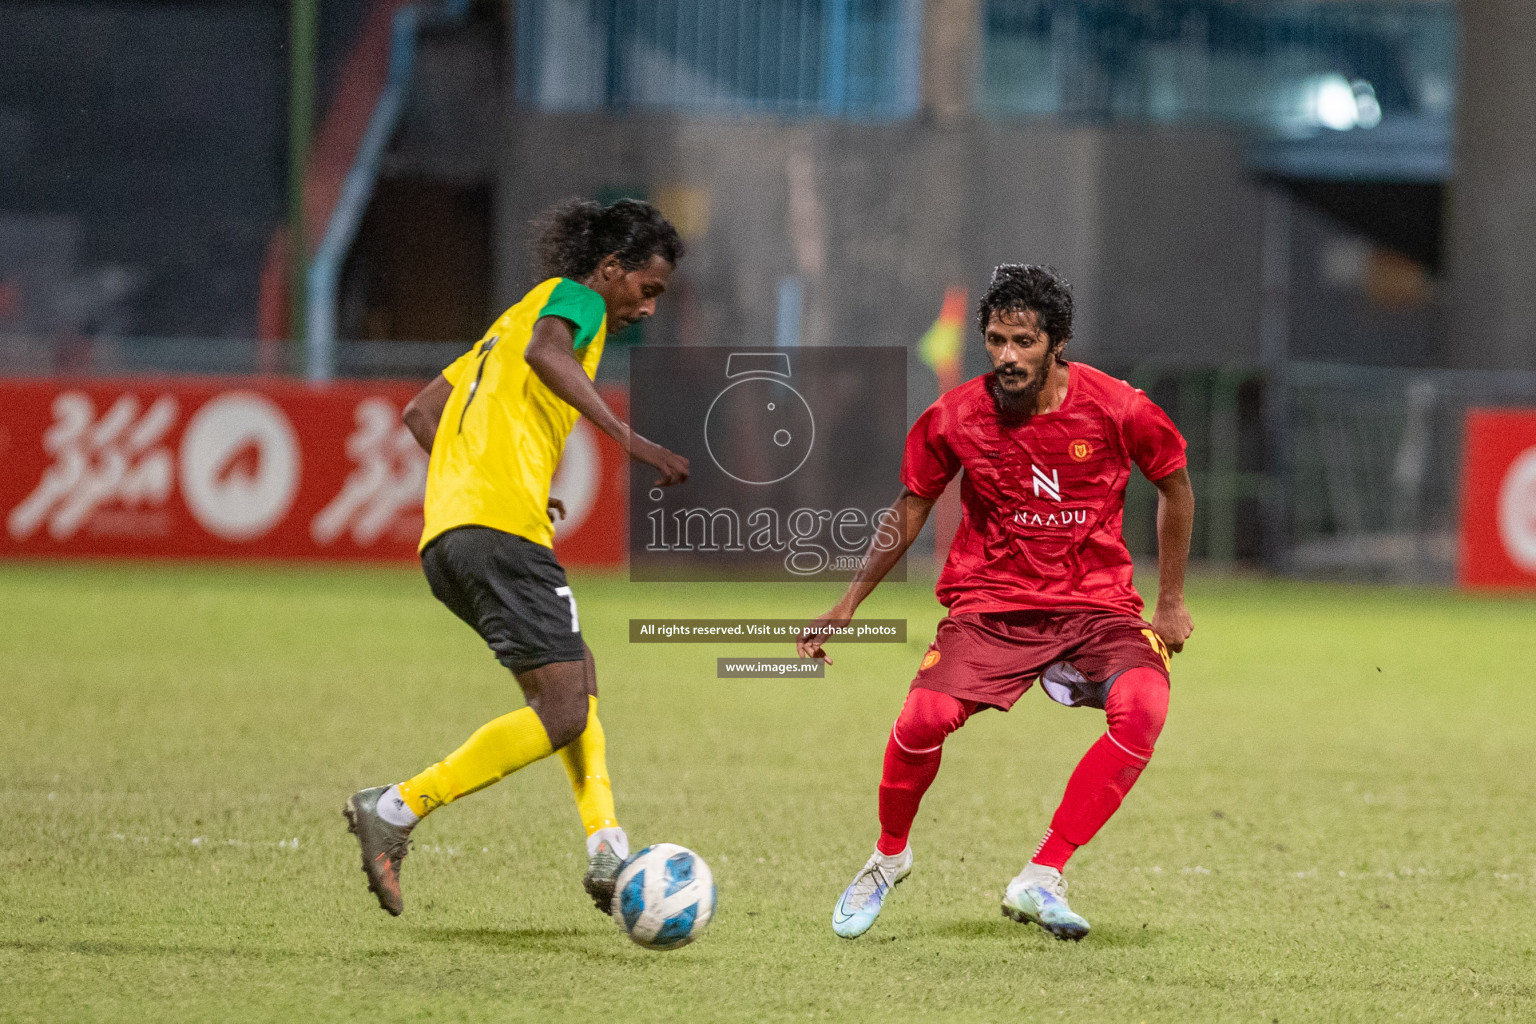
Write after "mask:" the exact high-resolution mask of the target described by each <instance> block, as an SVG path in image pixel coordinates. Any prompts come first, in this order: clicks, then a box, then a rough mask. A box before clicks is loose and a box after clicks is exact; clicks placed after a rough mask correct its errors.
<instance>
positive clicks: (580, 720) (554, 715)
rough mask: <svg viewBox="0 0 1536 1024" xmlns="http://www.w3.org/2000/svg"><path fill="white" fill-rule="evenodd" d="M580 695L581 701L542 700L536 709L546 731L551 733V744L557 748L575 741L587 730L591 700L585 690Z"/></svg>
mask: <svg viewBox="0 0 1536 1024" xmlns="http://www.w3.org/2000/svg"><path fill="white" fill-rule="evenodd" d="M578 696H579V697H580V698H581V700H580V701H575V700H555V701H549V700H545V701H540V702H539V707H538V708H536V709H535V711H536V712H537V714H538V716H539V722H540V723H542V724H543V726H544V731H545V733H547V734H548V735H549V745H550V746H551V747H553V748H554V749H556V750H559V749H560V748H561V747H563V746H566V745H567V744H570V743H574V742H575V741H576V739H577V737H579V736H580V735H581V734H582V733H584V732H586V731H587V708H588V703H589V702H588V701H587V695H586V693H585V692H583V693H581V694H578Z"/></svg>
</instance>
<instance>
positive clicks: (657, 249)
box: [535, 199, 683, 280]
mask: <svg viewBox="0 0 1536 1024" xmlns="http://www.w3.org/2000/svg"><path fill="white" fill-rule="evenodd" d="M535 230H536V231H537V232H538V255H539V267H540V269H541V270H542V271H543V273H544V276H545V277H546V278H548V277H569V278H571V279H572V280H580V279H581V278H584V277H586V276H587V275H588V274H590V273H592V271H594V270H596V269H597V265H598V264H599V263H601V262H602V261H603V259H604V258H605V257H607V256H617V257H618V260H619V265H620V266H622V267H623V268H624V269H625V270H639V269H640V268H641V267H643V266H645V265H646V264H647V263H649V262H650V261H651V257H652V256H660V257H661V258H662V259H664V260H666V261H667V262H668V263H670V264H672V265H673V266H674V267H675V266H677V261H678V260H680V259H682V258H683V240H682V238H680V237H678V234H677V229H676V228H674V227H673V226H672V225H671V224H670V223H669V222H668V221H667V219H666V218H665V217H663V216H662V215H661V211H659V210H657V209H656V207H654V206H652V205H651V204H650V203H647V202H642V201H641V200H639V199H620V200H619V201H618V202H616V203H614V204H613V205H612V206H603V205H601V204H599V203H594V202H593V201H592V200H590V199H567V200H566V201H565V202H563V203H561V204H560V205H559V206H556V207H555V208H554V209H552V210H550V211H549V212H548V213H546V214H545V215H544V216H543V217H541V218H539V220H538V221H536V222H535Z"/></svg>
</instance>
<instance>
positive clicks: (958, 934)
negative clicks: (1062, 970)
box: [933, 915, 1162, 949]
mask: <svg viewBox="0 0 1536 1024" xmlns="http://www.w3.org/2000/svg"><path fill="white" fill-rule="evenodd" d="M933 934H935V935H938V936H942V937H943V938H946V939H973V940H977V941H985V942H997V941H999V940H1005V941H1011V942H1030V943H1039V944H1040V945H1044V946H1050V945H1054V944H1055V943H1056V942H1057V941H1058V940H1057V939H1053V938H1051V936H1049V935H1047V934H1046V933H1045V932H1044V931H1042V930H1041V929H1039V928H1037V927H1035V926H1034V925H1032V924H1030V925H1024V924H1018V923H1017V922H1014V921H1010V920H1008V919H1007V918H1005V917H1003V916H1002V915H998V917H997V918H996V919H994V920H984V919H980V918H974V919H966V920H961V921H952V922H950V923H949V924H945V925H940V926H938V927H937V928H935V929H933ZM1161 941H1162V934H1161V933H1160V932H1158V931H1157V930H1156V929H1153V928H1149V927H1146V926H1143V925H1117V924H1101V925H1094V926H1093V931H1092V932H1090V933H1089V935H1088V937H1087V938H1086V939H1084V940H1083V942H1082V944H1083V945H1085V946H1103V947H1106V948H1113V949H1134V948H1136V947H1141V946H1155V945H1157V944H1158V943H1160V942H1161ZM1063 945H1072V943H1063Z"/></svg>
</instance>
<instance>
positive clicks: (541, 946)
mask: <svg viewBox="0 0 1536 1024" xmlns="http://www.w3.org/2000/svg"><path fill="white" fill-rule="evenodd" d="M416 934H417V935H419V936H420V937H422V938H424V939H428V940H430V941H432V942H441V943H445V944H448V945H462V946H480V947H482V948H487V949H496V950H501V951H504V952H514V951H515V952H521V953H572V954H575V955H576V956H581V957H585V958H587V959H588V960H613V959H617V958H619V957H621V956H622V955H623V954H624V953H625V952H628V951H627V950H625V949H623V947H621V946H615V947H614V948H612V949H609V950H598V949H594V948H593V946H594V944H596V943H600V942H602V941H603V940H604V939H607V940H610V941H611V940H613V939H618V938H622V937H623V936H619V935H614V934H612V933H611V932H610V931H608V930H607V929H604V930H601V931H593V930H591V929H586V928H418V929H417V930H416Z"/></svg>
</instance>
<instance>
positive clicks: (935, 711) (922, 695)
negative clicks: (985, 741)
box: [891, 687, 968, 754]
mask: <svg viewBox="0 0 1536 1024" xmlns="http://www.w3.org/2000/svg"><path fill="white" fill-rule="evenodd" d="M967 717H968V712H967V709H966V706H965V704H964V702H962V701H961V700H960V699H959V698H957V697H952V696H950V695H949V694H947V693H940V692H939V691H937V690H927V689H923V688H922V687H917V688H914V689H913V690H911V691H910V692H908V694H907V702H906V703H905V704H903V705H902V707H901V714H900V715H898V716H897V718H896V725H895V726H894V727H893V728H892V730H891V736H892V738H894V739H895V741H896V745H897V746H899V747H901V748H902V749H903V750H905V751H907V752H908V753H911V754H922V753H927V752H929V751H931V750H933V749H934V748H936V747H941V746H943V745H944V738H945V737H946V736H948V735H949V734H950V733H952V732H954V731H955V730H956V729H958V728H960V726H962V725H964V724H965V720H966V718H967Z"/></svg>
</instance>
